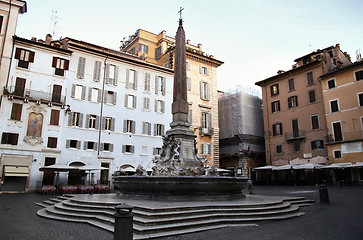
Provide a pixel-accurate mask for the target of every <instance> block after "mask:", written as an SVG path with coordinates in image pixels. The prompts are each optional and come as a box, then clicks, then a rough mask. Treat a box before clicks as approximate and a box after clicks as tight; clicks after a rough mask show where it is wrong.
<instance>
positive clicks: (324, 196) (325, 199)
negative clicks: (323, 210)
mask: <svg viewBox="0 0 363 240" xmlns="http://www.w3.org/2000/svg"><path fill="white" fill-rule="evenodd" d="M319 195H320V203H329V202H330V201H329V195H328V189H327V188H326V185H325V184H320V185H319Z"/></svg>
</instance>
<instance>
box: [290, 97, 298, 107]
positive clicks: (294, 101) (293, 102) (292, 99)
mask: <svg viewBox="0 0 363 240" xmlns="http://www.w3.org/2000/svg"><path fill="white" fill-rule="evenodd" d="M288 105H289V108H294V107H297V106H298V102H297V96H291V97H289V98H288Z"/></svg>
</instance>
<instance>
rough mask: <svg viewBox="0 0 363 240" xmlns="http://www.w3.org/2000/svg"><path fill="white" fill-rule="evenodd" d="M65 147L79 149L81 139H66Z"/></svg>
mask: <svg viewBox="0 0 363 240" xmlns="http://www.w3.org/2000/svg"><path fill="white" fill-rule="evenodd" d="M66 148H73V149H81V141H78V140H75V139H67V141H66Z"/></svg>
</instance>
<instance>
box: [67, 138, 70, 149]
mask: <svg viewBox="0 0 363 240" xmlns="http://www.w3.org/2000/svg"><path fill="white" fill-rule="evenodd" d="M70 147H71V140H69V139H67V140H66V148H70Z"/></svg>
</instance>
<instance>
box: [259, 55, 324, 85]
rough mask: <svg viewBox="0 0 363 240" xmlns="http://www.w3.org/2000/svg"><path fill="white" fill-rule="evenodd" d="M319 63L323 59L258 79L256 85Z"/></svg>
mask: <svg viewBox="0 0 363 240" xmlns="http://www.w3.org/2000/svg"><path fill="white" fill-rule="evenodd" d="M317 63H319V64H320V63H321V61H320V60H315V61H312V62H310V63H307V64H304V65H302V66H299V67H296V68H293V69H290V70H288V71H286V72H284V73H281V74H277V75H275V76H272V77H269V78H266V79H264V80H261V81H258V82H256V83H255V85H257V86H260V87H262V85H264V84H265V83H267V82H269V81H272V80H274V79H277V78H279V77H282V76H286V75H290V74H291V73H293V72H296V71H299V70H302V69H304V68H308V67H311V66H313V65H318V64H317Z"/></svg>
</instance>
